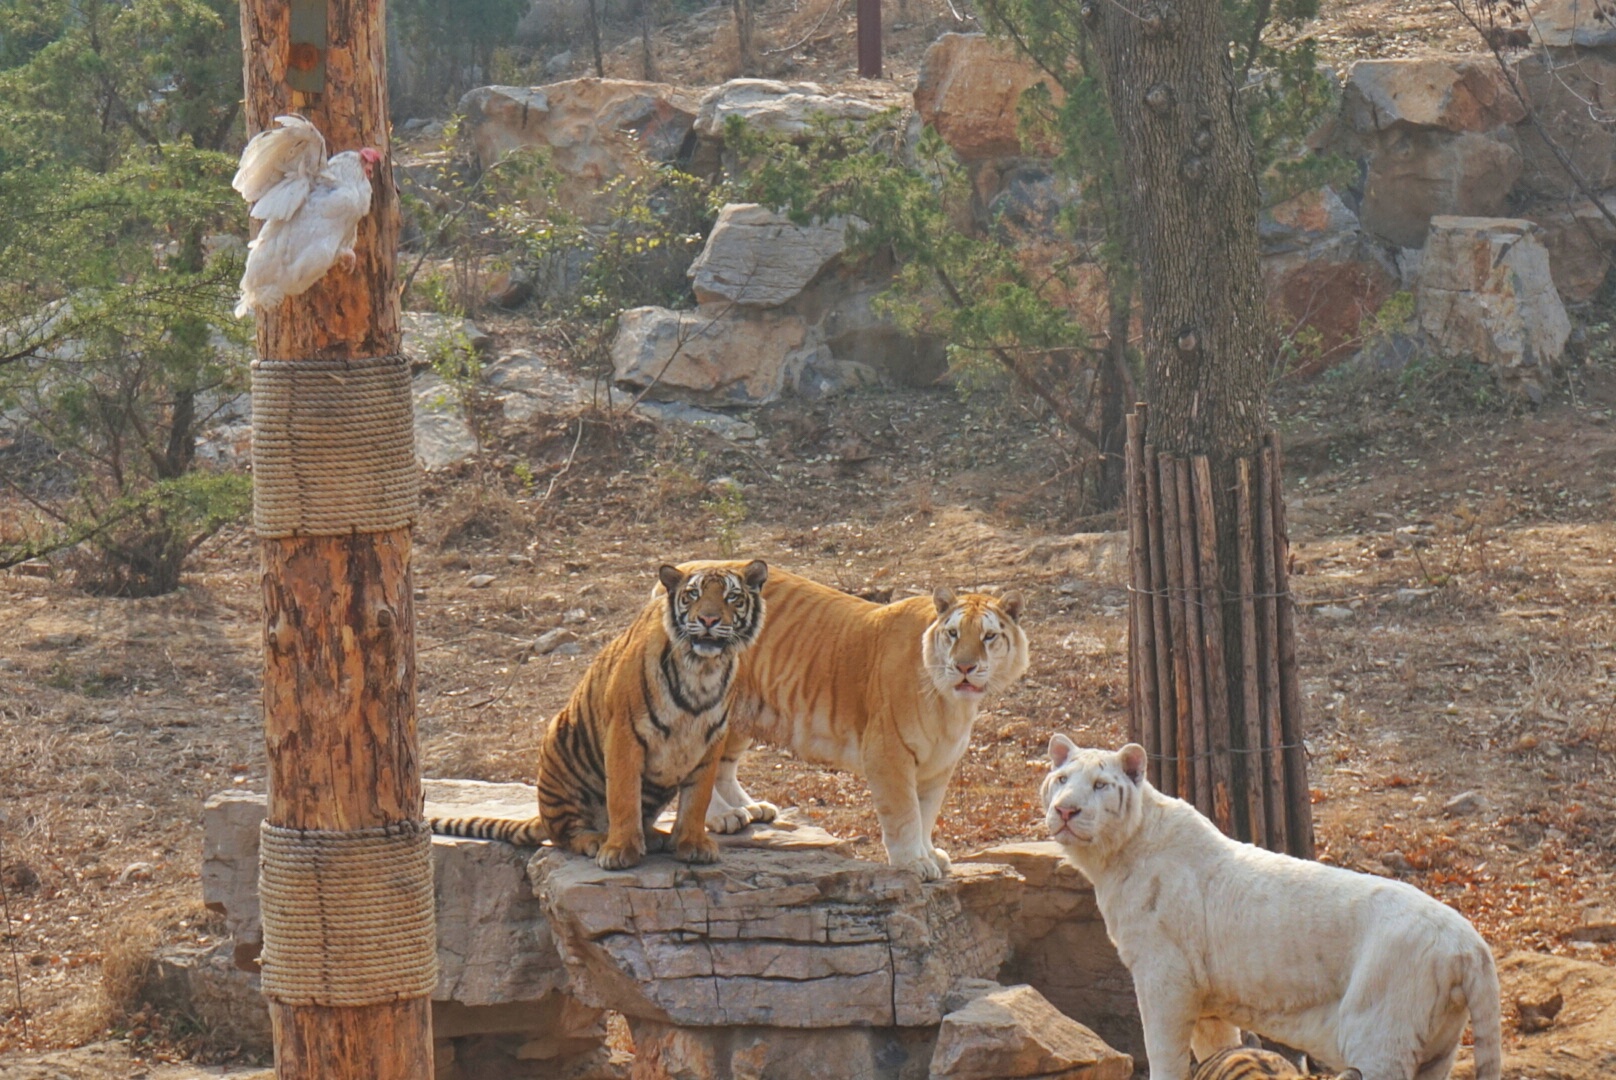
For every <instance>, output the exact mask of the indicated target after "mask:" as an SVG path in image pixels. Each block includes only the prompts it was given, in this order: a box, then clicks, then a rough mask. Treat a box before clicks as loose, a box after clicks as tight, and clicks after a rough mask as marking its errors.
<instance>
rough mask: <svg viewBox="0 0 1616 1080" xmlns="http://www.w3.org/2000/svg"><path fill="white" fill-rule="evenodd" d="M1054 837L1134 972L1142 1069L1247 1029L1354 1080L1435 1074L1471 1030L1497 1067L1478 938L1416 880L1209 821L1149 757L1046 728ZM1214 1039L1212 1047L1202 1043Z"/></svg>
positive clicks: (1490, 1075) (1493, 985)
mask: <svg viewBox="0 0 1616 1080" xmlns="http://www.w3.org/2000/svg"><path fill="white" fill-rule="evenodd" d="M1049 756H1050V760H1051V762H1052V763H1053V767H1052V768H1051V770H1050V772H1049V774H1048V775H1047V776H1046V777H1045V778H1044V782H1043V787H1042V789H1041V792H1040V795H1041V797H1042V800H1043V806H1044V811H1045V823H1046V824H1047V825H1048V827H1049V831H1050V835H1051V837H1052V838H1053V839H1054V840H1056V841H1058V842H1059V843H1060V844H1061V846H1062V847H1063V848H1064V849H1065V855H1066V859H1067V861H1068V862H1070V863H1071V864H1072V865H1073V866H1075V867H1077V868H1078V869H1079V870H1081V871H1082V872H1083V873H1084V874H1085V875H1087V876H1088V878H1089V880H1090V881H1092V882H1093V883H1094V896H1095V900H1096V901H1097V902H1098V904H1099V908H1100V913H1101V914H1102V915H1103V916H1104V917H1105V928H1106V932H1107V933H1108V934H1109V935H1110V936H1111V940H1112V942H1114V943H1115V944H1116V947H1117V952H1118V953H1119V954H1120V955H1121V957H1122V962H1123V963H1124V964H1126V965H1127V966H1128V970H1129V971H1130V972H1132V973H1133V980H1134V989H1135V991H1136V992H1137V993H1138V996H1139V1012H1140V1016H1141V1018H1142V1019H1143V1021H1144V1027H1145V1052H1146V1054H1147V1055H1148V1056H1149V1058H1150V1078H1151V1080H1185V1078H1187V1077H1188V1076H1189V1075H1190V1047H1191V1041H1192V1039H1193V1040H1194V1042H1195V1050H1196V1054H1197V1056H1198V1057H1205V1056H1207V1054H1208V1053H1210V1052H1211V1051H1213V1050H1216V1049H1218V1048H1219V1047H1223V1046H1230V1045H1235V1043H1236V1042H1237V1041H1238V1037H1239V1032H1238V1030H1237V1028H1236V1027H1235V1026H1234V1025H1238V1027H1240V1028H1249V1029H1251V1030H1252V1031H1256V1032H1258V1033H1260V1034H1262V1035H1264V1036H1267V1037H1268V1038H1270V1039H1274V1040H1277V1041H1278V1042H1281V1043H1284V1044H1285V1045H1287V1046H1294V1047H1296V1048H1297V1049H1298V1050H1302V1051H1304V1052H1306V1053H1307V1054H1308V1056H1309V1057H1310V1058H1311V1059H1313V1060H1315V1061H1317V1062H1320V1063H1322V1064H1324V1065H1326V1066H1328V1067H1329V1068H1331V1069H1336V1070H1343V1069H1347V1068H1348V1067H1352V1068H1356V1069H1357V1070H1359V1071H1360V1072H1361V1073H1362V1074H1363V1080H1416V1078H1417V1080H1443V1078H1445V1077H1446V1076H1447V1075H1448V1070H1449V1068H1450V1067H1451V1066H1452V1064H1453V1059H1454V1055H1455V1054H1456V1053H1457V1052H1458V1048H1459V1039H1460V1036H1461V1035H1463V1034H1464V1026H1465V1014H1466V1012H1467V1011H1468V1012H1469V1015H1470V1022H1471V1024H1472V1026H1473V1027H1474V1030H1475V1055H1476V1078H1477V1080H1498V1078H1499V1074H1500V1071H1501V1069H1502V1050H1501V1042H1502V1037H1501V1033H1500V1028H1499V1005H1498V975H1497V972H1496V970H1495V968H1494V966H1493V955H1492V952H1491V950H1489V949H1488V947H1487V943H1486V942H1485V941H1483V940H1482V939H1481V935H1480V934H1478V933H1476V930H1475V928H1474V927H1472V926H1471V925H1470V923H1469V922H1467V921H1466V920H1465V919H1464V917H1463V916H1461V915H1460V914H1458V913H1457V912H1455V911H1454V910H1453V909H1451V908H1449V907H1447V906H1445V905H1444V904H1442V903H1439V902H1438V901H1436V900H1433V899H1432V898H1431V897H1429V896H1426V895H1425V894H1424V893H1422V892H1420V891H1419V890H1418V889H1416V888H1414V887H1413V886H1411V885H1406V884H1404V883H1402V882H1398V881H1387V880H1385V879H1382V878H1377V877H1371V876H1369V875H1367V874H1356V873H1353V872H1351V871H1349V870H1343V869H1340V868H1339V867H1333V866H1325V865H1323V864H1320V863H1314V862H1306V861H1304V860H1301V859H1293V858H1291V857H1289V856H1287V855H1277V854H1275V853H1273V852H1269V851H1264V850H1262V849H1260V848H1257V847H1253V846H1252V845H1250V844H1242V843H1239V842H1238V841H1235V840H1231V839H1229V838H1228V837H1226V836H1224V835H1223V834H1222V833H1220V832H1219V831H1218V830H1217V829H1216V828H1215V827H1214V826H1213V825H1212V823H1211V822H1209V821H1207V820H1206V818H1204V817H1202V816H1201V815H1200V814H1199V813H1198V812H1197V811H1196V810H1195V808H1194V807H1192V806H1190V805H1189V804H1188V803H1186V802H1184V801H1183V800H1181V799H1174V798H1170V797H1168V796H1166V795H1163V794H1161V793H1160V792H1158V791H1157V790H1156V789H1155V788H1153V787H1151V786H1150V782H1149V781H1148V780H1147V779H1146V778H1145V751H1144V748H1143V747H1140V746H1138V745H1136V744H1132V743H1130V744H1129V745H1127V746H1124V747H1123V748H1122V749H1121V750H1120V751H1117V752H1111V751H1106V750H1084V749H1079V748H1078V747H1077V745H1076V744H1075V743H1073V742H1072V741H1071V740H1070V739H1068V738H1067V737H1066V736H1064V735H1056V736H1055V737H1054V738H1053V739H1051V740H1050V744H1049ZM1207 1044H1210V1045H1207Z"/></svg>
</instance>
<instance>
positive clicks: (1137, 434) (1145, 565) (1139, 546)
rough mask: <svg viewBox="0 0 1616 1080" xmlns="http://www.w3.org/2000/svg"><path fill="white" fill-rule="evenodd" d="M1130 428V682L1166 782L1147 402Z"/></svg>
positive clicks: (1133, 706)
mask: <svg viewBox="0 0 1616 1080" xmlns="http://www.w3.org/2000/svg"><path fill="white" fill-rule="evenodd" d="M1125 423H1126V427H1127V433H1128V443H1127V468H1128V541H1129V549H1128V565H1129V568H1130V570H1131V577H1130V581H1131V583H1132V585H1133V595H1132V596H1131V597H1130V598H1129V601H1128V614H1129V622H1128V632H1129V635H1130V637H1131V639H1132V643H1131V644H1132V647H1131V649H1130V650H1129V654H1128V685H1129V688H1130V690H1131V691H1132V696H1131V698H1130V701H1129V709H1130V712H1129V715H1130V716H1132V717H1133V736H1134V738H1135V740H1136V741H1138V742H1140V743H1141V744H1143V745H1144V748H1145V753H1146V761H1147V762H1149V775H1150V782H1151V783H1152V784H1155V785H1156V786H1157V787H1160V786H1161V782H1162V779H1161V778H1162V761H1161V731H1160V728H1159V726H1158V725H1159V723H1160V710H1159V708H1158V707H1157V701H1156V643H1155V635H1154V633H1153V631H1154V623H1153V621H1152V612H1153V609H1154V607H1155V605H1154V604H1153V602H1152V597H1151V588H1150V557H1149V555H1148V554H1147V552H1148V550H1149V545H1150V528H1149V525H1148V524H1147V521H1148V518H1147V515H1148V509H1147V508H1148V507H1149V505H1150V503H1149V498H1148V495H1147V492H1146V487H1145V473H1144V459H1145V432H1144V412H1143V407H1142V406H1141V407H1140V409H1138V410H1136V411H1135V412H1133V413H1130V414H1129V415H1128V417H1127V419H1126V421H1125Z"/></svg>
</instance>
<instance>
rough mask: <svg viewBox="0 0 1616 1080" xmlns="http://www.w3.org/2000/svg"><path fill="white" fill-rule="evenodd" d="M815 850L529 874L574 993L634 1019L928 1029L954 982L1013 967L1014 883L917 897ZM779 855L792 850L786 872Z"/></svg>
mask: <svg viewBox="0 0 1616 1080" xmlns="http://www.w3.org/2000/svg"><path fill="white" fill-rule="evenodd" d="M754 829H755V827H754ZM770 833H773V835H769V834H770ZM821 837H824V834H822V833H821V834H819V836H814V835H812V834H810V835H807V836H799V835H798V834H796V833H795V832H793V831H791V830H789V829H783V830H782V829H776V830H768V831H764V832H763V833H762V835H757V834H754V836H753V837H752V838H750V839H748V838H747V837H745V836H744V835H743V836H742V837H741V838H739V839H737V838H720V842H721V843H722V844H723V852H724V853H723V859H722V860H721V861H720V862H718V863H717V864H715V865H711V866H690V865H686V864H684V863H680V862H676V861H675V860H673V859H672V858H670V857H667V856H653V857H650V858H648V859H646V861H645V862H643V863H641V864H640V865H639V866H637V867H634V868H633V869H630V870H625V871H609V870H602V869H601V868H600V867H599V866H597V865H596V864H595V862H594V860H592V859H586V858H582V857H579V856H575V855H570V854H566V853H563V852H558V851H556V850H555V849H553V848H545V849H543V850H541V851H540V852H539V853H538V854H537V855H535V856H534V858H533V861H532V862H531V863H530V864H529V867H528V872H529V875H530V877H531V879H532V882H533V886H534V889H535V891H536V892H537V893H538V894H539V896H540V898H541V900H542V902H543V905H544V909H545V913H546V915H547V916H548V917H549V920H550V925H551V927H552V928H553V932H554V933H555V935H556V940H557V942H558V944H559V946H560V949H561V955H562V958H563V960H564V962H565V964H566V967H567V972H568V977H569V981H570V986H571V992H572V993H573V994H575V995H576V996H577V997H578V998H579V999H580V1000H582V1001H584V1002H585V1003H587V1004H590V1005H594V1006H596V1007H598V1008H605V1009H612V1010H615V1011H617V1012H621V1013H623V1014H625V1015H627V1016H629V1017H631V1018H639V1019H642V1020H651V1021H655V1022H657V1023H660V1024H673V1025H679V1026H684V1027H716V1028H732V1027H747V1026H763V1027H771V1028H845V1027H862V1026H871V1027H877V1028H890V1027H923V1026H927V1025H932V1024H936V1023H937V1022H938V1021H939V1020H941V1019H942V1013H943V1010H942V1008H941V1005H942V1001H943V998H944V996H945V995H946V993H947V992H948V989H949V987H950V986H951V985H953V983H954V981H955V980H956V979H959V978H961V977H989V976H992V975H993V974H994V973H995V972H997V971H998V969H999V966H1000V964H1002V963H1003V961H1004V960H1005V958H1006V957H1007V956H1008V954H1009V935H1010V924H1011V922H1012V920H1013V919H1014V917H1015V908H1016V899H1017V897H1018V895H1019V886H1020V877H1019V876H1018V875H1017V874H1016V873H1014V872H1013V871H1011V870H1009V869H1007V868H1005V867H1002V866H965V867H959V868H957V869H958V872H957V873H956V874H954V875H952V876H950V877H948V878H945V879H944V880H942V881H939V882H934V883H931V884H922V883H921V881H920V879H919V878H918V877H917V876H916V875H914V874H913V873H911V872H909V871H906V870H900V869H897V868H894V867H891V866H886V865H882V864H876V863H868V862H861V861H858V860H855V859H851V858H849V857H847V856H846V855H843V854H839V853H838V852H837V851H836V850H835V849H834V847H832V846H827V845H826V842H825V840H822V839H821ZM754 844H755V845H757V846H751V845H754ZM784 845H790V846H791V847H793V848H794V849H795V850H793V853H792V856H791V857H790V858H789V859H787V858H782V857H781V854H780V849H781V847H782V846H784ZM803 1075H810V1074H803Z"/></svg>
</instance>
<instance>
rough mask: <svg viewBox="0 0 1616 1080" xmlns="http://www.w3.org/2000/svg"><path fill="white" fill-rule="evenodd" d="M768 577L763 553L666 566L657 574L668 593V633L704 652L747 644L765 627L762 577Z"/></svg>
mask: <svg viewBox="0 0 1616 1080" xmlns="http://www.w3.org/2000/svg"><path fill="white" fill-rule="evenodd" d="M768 578H769V567H768V564H767V563H765V562H764V561H763V560H762V559H754V560H752V561H751V562H749V563H746V564H744V565H743V564H740V563H736V564H735V565H734V566H733V567H731V566H724V567H710V568H704V569H701V570H693V571H691V572H690V573H689V574H684V573H681V572H680V571H679V569H678V568H677V567H673V566H664V567H662V568H661V570H659V571H658V579H659V580H660V581H661V583H662V587H663V588H664V589H665V590H667V595H668V609H667V618H666V624H667V630H668V636H669V637H671V638H682V639H683V640H685V641H687V642H689V644H690V649H691V651H692V652H694V653H695V654H696V655H697V656H700V657H703V658H711V657H714V656H718V655H719V654H721V653H723V652H725V651H726V650H729V649H739V648H745V647H746V646H748V645H750V644H751V643H752V642H753V641H755V640H756V639H757V636H758V632H759V631H760V630H762V629H763V583H764V582H765V581H767V580H768Z"/></svg>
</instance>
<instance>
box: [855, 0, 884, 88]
mask: <svg viewBox="0 0 1616 1080" xmlns="http://www.w3.org/2000/svg"><path fill="white" fill-rule="evenodd" d="M858 73H859V78H861V79H879V78H880V77H881V0H858Z"/></svg>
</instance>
